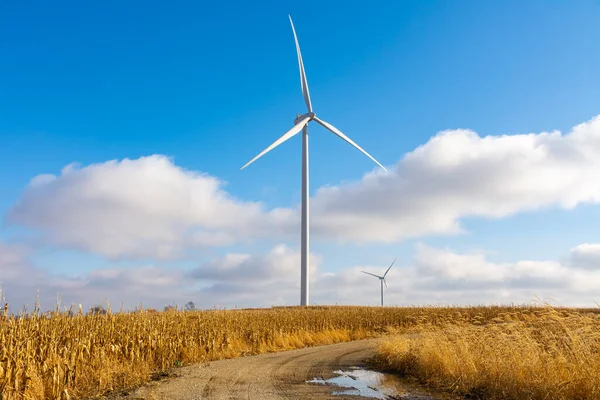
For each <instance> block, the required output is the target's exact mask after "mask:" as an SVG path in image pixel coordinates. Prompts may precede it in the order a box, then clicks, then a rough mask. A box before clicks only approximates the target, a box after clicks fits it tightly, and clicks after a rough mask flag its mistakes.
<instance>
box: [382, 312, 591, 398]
mask: <svg viewBox="0 0 600 400" xmlns="http://www.w3.org/2000/svg"><path fill="white" fill-rule="evenodd" d="M412 331H414V332H416V333H418V334H416V335H405V336H398V337H392V338H390V339H389V340H388V341H386V342H384V343H383V344H382V345H381V346H380V347H379V349H378V350H377V359H378V361H379V362H380V363H382V364H383V366H384V368H386V369H390V370H393V371H395V372H396V373H400V374H401V375H405V376H412V377H414V378H417V380H419V381H421V383H423V384H427V385H430V386H434V387H437V388H439V389H443V390H447V391H452V392H454V393H456V394H460V395H463V396H466V397H468V398H481V399H553V400H561V399H582V400H583V399H600V314H598V310H566V309H553V308H550V307H546V308H542V309H529V310H515V311H512V312H501V313H498V315H497V316H496V317H494V318H492V319H491V320H489V319H486V318H485V317H484V316H476V317H475V318H471V319H470V320H469V319H468V318H464V316H463V315H462V312H461V311H457V314H456V318H453V317H450V318H448V320H447V321H446V323H444V324H442V325H439V324H435V325H432V324H428V323H424V324H422V325H419V326H418V327H415V328H413V329H412Z"/></svg>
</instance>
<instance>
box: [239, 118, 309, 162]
mask: <svg viewBox="0 0 600 400" xmlns="http://www.w3.org/2000/svg"><path fill="white" fill-rule="evenodd" d="M309 120H310V117H306V118H304V119H302V120H301V121H300V122H298V123H297V124H296V125H294V127H293V128H292V129H290V130H289V131H287V132H286V133H284V134H283V136H281V137H280V138H279V139H277V140H276V141H275V142H273V144H272V145H270V146H269V147H267V148H266V149H264V150H263V151H262V152H261V153H260V154H259V155H257V156H256V157H254V158H253V159H252V160H250V161H248V163H246V165H244V166H243V167H242V168H240V171H241V170H243V169H244V168H246V167H247V166H248V165H250V164H252V163H253V162H254V161H256V160H258V159H259V158H260V157H262V156H263V155H265V154H266V153H268V152H269V151H271V150H273V149H274V148H275V147H277V146H279V145H280V144H281V143H283V142H285V141H286V140H288V139H289V138H291V137H292V136H294V135H295V134H297V133H298V132H300V131H301V130H302V128H303V127H304V125H306V123H307V122H308V121H309Z"/></svg>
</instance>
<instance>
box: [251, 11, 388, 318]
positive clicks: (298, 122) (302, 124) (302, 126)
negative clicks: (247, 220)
mask: <svg viewBox="0 0 600 400" xmlns="http://www.w3.org/2000/svg"><path fill="white" fill-rule="evenodd" d="M288 17H289V18H290V24H291V25H292V32H293V33H294V40H295V41H296V52H297V53H298V66H299V67H300V84H301V87H302V95H303V97H304V102H305V103H306V107H307V109H308V112H307V113H305V114H302V115H300V114H296V119H295V120H294V127H293V128H292V129H290V130H289V131H287V132H286V133H284V134H283V136H281V137H280V138H279V139H277V140H276V141H275V142H273V144H271V145H270V146H269V147H267V148H266V149H264V150H263V151H262V152H261V153H260V154H258V155H257V156H256V157H254V158H253V159H252V160H250V161H248V163H247V164H246V165H244V166H243V167H242V168H240V170H242V169H244V168H246V167H247V166H248V165H250V164H252V163H253V162H254V161H256V160H257V159H259V158H260V157H262V156H263V155H264V154H266V153H268V152H269V151H271V150H273V149H274V148H275V147H277V146H279V145H280V144H281V143H283V142H285V141H286V140H288V139H290V138H291V137H292V136H294V135H296V134H297V133H298V132H300V131H302V206H301V208H302V221H301V229H300V230H301V236H300V237H301V240H300V242H301V245H300V246H301V252H300V264H301V269H300V279H301V293H300V305H302V306H307V305H308V253H309V250H308V245H309V242H308V200H309V198H308V123H309V122H310V121H316V122H317V123H318V124H319V125H322V126H323V127H325V128H326V129H328V130H330V131H331V132H333V133H334V134H335V135H337V136H338V137H340V138H341V139H343V140H345V141H346V142H348V143H349V144H350V145H352V146H354V148H356V149H357V150H359V151H360V152H362V153H363V154H364V155H366V156H367V157H369V158H370V159H371V160H373V161H374V162H375V163H376V164H377V165H379V166H380V167H381V168H383V169H384V170H385V171H387V170H386V169H385V167H384V166H383V165H381V164H380V163H379V162H378V161H377V160H376V159H374V158H373V157H372V156H371V155H370V154H369V153H367V152H366V151H364V150H363V149H362V148H361V147H360V146H359V145H357V144H356V143H354V141H352V139H350V138H349V137H348V136H346V135H344V134H343V133H342V132H341V131H340V130H339V129H337V128H336V127H335V126H333V125H331V124H329V123H328V122H325V121H323V120H321V119H319V118H317V116H316V114H315V113H314V112H313V108H312V104H311V102H310V95H309V93H308V83H307V81H306V73H305V72H304V63H303V62H302V54H301V53H300V44H299V43H298V37H297V36H296V30H295V29H294V23H293V22H292V17H291V16H289V15H288Z"/></svg>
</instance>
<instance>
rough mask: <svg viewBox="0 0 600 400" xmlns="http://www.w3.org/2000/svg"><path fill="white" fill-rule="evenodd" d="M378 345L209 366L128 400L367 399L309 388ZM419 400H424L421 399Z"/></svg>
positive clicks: (361, 343)
mask: <svg viewBox="0 0 600 400" xmlns="http://www.w3.org/2000/svg"><path fill="white" fill-rule="evenodd" d="M377 340H378V339H370V340H360V341H355V342H349V343H339V344H334V345H329V346H319V347H311V348H305V349H300V350H291V351H285V352H280V353H271V354H264V355H259V356H252V357H242V358H236V359H231V360H221V361H212V362H210V363H209V365H204V366H203V365H193V366H189V367H184V368H181V369H177V372H176V373H177V376H176V377H173V378H167V379H166V380H164V381H158V382H153V383H150V384H149V385H147V386H144V387H142V388H139V389H137V390H136V391H135V392H132V393H131V394H129V395H128V396H127V397H125V398H126V399H130V400H131V399H147V400H150V399H158V400H163V399H164V400H167V399H173V400H175V399H177V400H192V399H227V400H230V399H256V400H272V399H311V400H320V399H336V400H340V399H353V400H359V399H367V398H369V397H360V396H355V395H348V396H347V395H333V394H332V393H333V391H334V390H335V389H339V387H335V386H330V385H323V384H314V383H307V382H306V381H307V380H311V379H313V378H324V379H329V378H332V377H334V376H335V374H333V371H335V370H339V369H348V368H350V367H353V366H362V365H364V364H365V363H364V361H365V360H367V359H368V358H370V357H371V356H372V355H373V347H374V345H375V344H376V343H377ZM419 398H422V397H419Z"/></svg>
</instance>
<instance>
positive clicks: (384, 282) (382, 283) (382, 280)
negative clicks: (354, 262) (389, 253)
mask: <svg viewBox="0 0 600 400" xmlns="http://www.w3.org/2000/svg"><path fill="white" fill-rule="evenodd" d="M395 262H396V259H395V258H394V261H392V264H391V265H390V266H389V267H388V269H387V271H385V274H383V276H379V275H375V274H372V273H370V272H365V271H360V272H362V273H364V274H367V275H371V276H374V277H375V278H379V282H380V283H381V307H383V285H384V284H385V288H386V289H388V285H387V282H386V281H385V276H386V275H387V273H388V272H389V271H390V269H391V268H392V265H394V263H395ZM388 290H389V289H388Z"/></svg>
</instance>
